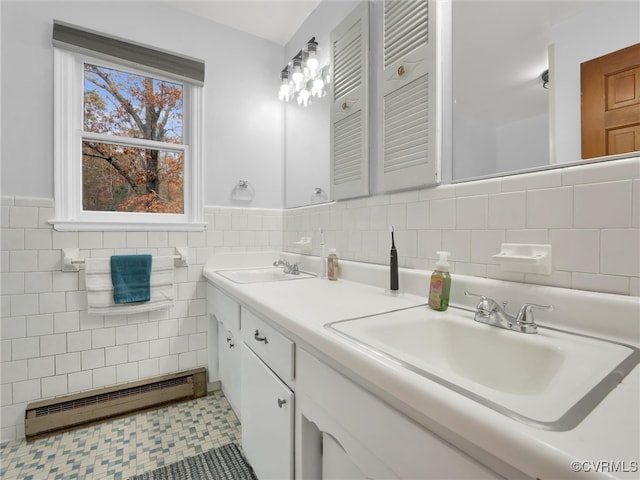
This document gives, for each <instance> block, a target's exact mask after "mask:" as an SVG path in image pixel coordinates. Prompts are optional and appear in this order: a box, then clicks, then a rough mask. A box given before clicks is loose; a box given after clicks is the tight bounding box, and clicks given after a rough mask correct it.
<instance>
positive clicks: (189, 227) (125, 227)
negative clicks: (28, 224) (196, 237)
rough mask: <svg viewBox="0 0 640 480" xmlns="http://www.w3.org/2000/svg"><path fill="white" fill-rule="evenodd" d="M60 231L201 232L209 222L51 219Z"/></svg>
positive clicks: (50, 221) (55, 227) (51, 222)
mask: <svg viewBox="0 0 640 480" xmlns="http://www.w3.org/2000/svg"><path fill="white" fill-rule="evenodd" d="M49 223H50V224H52V225H53V228H54V229H55V230H58V231H60V232H96V231H97V232H103V231H106V232H113V231H117V232H166V231H168V232H200V231H203V230H204V229H205V228H206V226H207V224H206V223H202V222H148V223H147V222H142V223H141V222H136V223H133V222H87V221H77V220H76V221H71V220H55V219H53V220H49Z"/></svg>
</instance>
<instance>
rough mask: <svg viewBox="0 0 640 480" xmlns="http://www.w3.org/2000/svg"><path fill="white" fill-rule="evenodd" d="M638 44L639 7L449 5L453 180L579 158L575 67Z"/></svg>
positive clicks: (456, 1)
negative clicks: (450, 16) (452, 104)
mask: <svg viewBox="0 0 640 480" xmlns="http://www.w3.org/2000/svg"><path fill="white" fill-rule="evenodd" d="M639 41H640V7H639V5H638V2H633V1H627V0H620V1H618V0H598V1H526V0H523V1H516V2H505V1H472V0H453V2H452V44H453V97H454V106H453V118H454V122H453V168H452V172H453V180H454V181H456V180H461V179H466V178H471V177H477V176H485V175H492V174H500V173H505V172H510V171H514V170H526V169H531V168H536V167H542V166H545V165H553V164H563V163H566V162H573V161H576V160H580V159H581V158H584V157H586V155H585V156H583V155H582V151H581V150H582V147H581V139H582V135H581V121H580V112H581V102H580V64H581V63H583V62H586V61H587V60H590V59H592V58H596V57H600V56H602V55H605V54H608V53H610V52H614V51H617V50H620V49H622V48H625V47H628V46H630V45H633V44H636V43H638V42H639ZM636 63H638V62H636ZM547 70H548V77H546V75H545V79H544V80H543V74H544V73H546V71H547ZM546 81H548V82H549V83H548V84H546V85H545V83H546ZM545 87H547V88H545ZM633 150H637V148H634V149H633ZM612 153H620V152H612ZM602 155H606V153H603V154H602Z"/></svg>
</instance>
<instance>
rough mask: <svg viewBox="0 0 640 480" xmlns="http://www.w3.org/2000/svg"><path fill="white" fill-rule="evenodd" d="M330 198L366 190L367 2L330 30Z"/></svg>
mask: <svg viewBox="0 0 640 480" xmlns="http://www.w3.org/2000/svg"><path fill="white" fill-rule="evenodd" d="M331 65H332V68H333V81H332V82H331V96H332V102H331V168H330V171H331V198H332V199H333V200H341V199H345V198H352V197H358V196H362V195H367V194H368V193H369V2H367V1H363V2H362V3H361V4H360V5H359V6H358V7H356V8H355V9H354V10H353V12H351V13H350V14H349V15H348V16H347V17H346V18H345V19H344V20H343V21H342V22H340V24H339V25H338V26H337V27H336V28H335V29H334V30H333V31H332V32H331Z"/></svg>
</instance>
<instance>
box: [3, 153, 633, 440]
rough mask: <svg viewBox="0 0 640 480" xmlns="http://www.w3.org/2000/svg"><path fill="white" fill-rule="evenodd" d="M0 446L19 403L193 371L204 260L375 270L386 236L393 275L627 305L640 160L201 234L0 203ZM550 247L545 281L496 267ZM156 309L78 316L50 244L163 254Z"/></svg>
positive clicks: (264, 215) (240, 221) (203, 336)
mask: <svg viewBox="0 0 640 480" xmlns="http://www.w3.org/2000/svg"><path fill="white" fill-rule="evenodd" d="M0 208H1V212H0V213H1V215H0V218H1V220H2V231H1V237H0V241H1V249H0V266H1V268H0V273H1V279H0V280H1V282H2V283H1V284H0V285H1V289H2V290H1V293H2V296H1V298H0V301H1V305H0V307H1V308H0V310H1V313H2V318H1V325H0V326H1V329H0V332H1V337H0V339H1V342H0V348H1V349H2V350H1V358H2V371H1V375H2V377H1V386H2V391H1V401H2V424H1V435H0V441H7V440H12V439H15V438H21V437H23V436H24V411H25V407H26V404H27V403H28V402H30V401H33V400H38V399H41V398H50V397H54V396H57V395H64V394H67V393H75V392H79V391H83V390H90V389H93V388H98V387H103V386H109V385H114V384H116V383H121V382H127V381H131V380H137V379H143V378H148V377H152V376H156V375H161V374H164V373H168V372H173V371H177V370H180V369H186V368H192V367H197V366H206V365H207V359H208V352H207V349H208V341H207V339H208V336H207V332H208V328H209V319H208V316H207V312H206V283H205V281H204V280H203V277H202V267H203V265H204V263H205V262H206V261H207V259H208V258H209V256H211V255H212V254H213V253H217V252H226V251H249V250H289V251H293V252H296V251H297V249H296V246H295V242H297V241H299V240H300V238H301V237H306V236H311V237H313V247H314V248H313V252H312V253H313V254H315V255H318V254H319V252H320V249H319V244H320V242H319V235H320V234H319V230H320V228H321V227H322V228H323V229H324V230H325V241H326V246H327V247H336V248H337V249H338V253H339V255H340V257H341V258H344V259H349V260H357V261H365V262H372V263H379V264H387V263H388V256H389V248H390V235H389V231H388V226H389V225H393V226H394V227H395V229H396V232H397V235H396V247H397V249H398V254H399V261H400V265H401V266H404V267H410V268H420V269H426V270H431V269H432V268H433V267H434V265H435V261H436V259H437V256H436V254H435V252H436V251H437V250H449V251H451V252H452V255H451V259H450V260H451V265H452V273H453V274H454V275H455V274H456V273H458V274H466V275H474V276H479V277H488V278H498V279H505V280H512V281H518V282H527V283H535V284H543V285H551V286H559V287H564V288H575V289H582V290H591V291H600V292H607V293H615V294H621V295H634V296H640V230H639V228H640V158H634V159H628V160H618V161H615V162H610V163H602V164H587V165H582V166H578V167H567V168H562V169H556V170H550V171H543V172H535V173H529V174H524V175H515V176H508V177H503V178H492V179H487V180H480V181H474V182H468V183H460V184H455V185H443V186H440V187H437V188H430V189H424V190H412V191H408V192H402V193H396V194H389V195H379V196H374V197H369V198H362V199H355V200H349V201H343V202H337V203H328V204H323V205H315V206H310V207H301V208H296V209H290V210H284V211H281V210H267V209H251V208H225V207H208V208H206V210H205V219H206V221H207V224H208V225H207V229H206V230H205V231H203V232H188V233H187V232H79V233H78V232H57V231H55V230H53V229H52V228H51V226H50V225H49V223H48V220H49V219H50V218H53V201H52V200H50V199H38V198H23V197H15V198H14V197H3V198H2V199H1V203H0ZM502 242H513V243H550V244H552V245H553V269H554V270H553V273H552V274H551V275H548V276H546V275H531V274H521V273H509V272H503V271H501V270H500V268H499V266H498V264H497V262H495V261H494V259H493V258H492V257H491V256H492V255H493V254H494V253H497V252H498V251H499V249H500V243H502ZM185 245H186V246H188V247H189V266H188V267H178V268H176V270H175V282H176V287H175V288H176V290H175V294H176V302H175V306H174V308H172V309H171V310H169V311H159V312H150V313H145V314H138V315H131V316H119V317H96V316H90V315H88V314H87V311H86V310H87V305H86V291H85V284H84V274H83V272H82V271H81V272H80V273H74V272H62V271H61V252H60V249H61V248H79V249H80V254H81V255H82V256H85V257H86V256H93V257H107V256H110V255H113V254H119V253H151V254H154V255H170V254H173V252H174V250H173V248H174V247H176V246H185Z"/></svg>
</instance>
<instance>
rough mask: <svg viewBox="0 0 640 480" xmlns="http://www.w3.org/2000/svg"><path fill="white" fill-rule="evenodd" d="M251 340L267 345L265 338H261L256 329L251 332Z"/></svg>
mask: <svg viewBox="0 0 640 480" xmlns="http://www.w3.org/2000/svg"><path fill="white" fill-rule="evenodd" d="M253 338H255V339H256V341H258V342H264V343H265V344H267V343H269V342H267V337H261V336H260V332H259V331H258V330H257V329H256V331H255V332H253Z"/></svg>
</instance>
